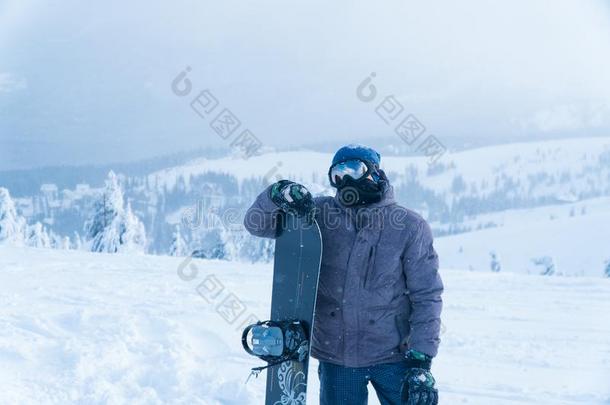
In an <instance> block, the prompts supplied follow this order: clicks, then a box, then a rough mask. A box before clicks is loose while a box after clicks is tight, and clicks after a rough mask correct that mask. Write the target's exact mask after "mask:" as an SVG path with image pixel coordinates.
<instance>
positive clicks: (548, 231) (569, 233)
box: [435, 198, 610, 277]
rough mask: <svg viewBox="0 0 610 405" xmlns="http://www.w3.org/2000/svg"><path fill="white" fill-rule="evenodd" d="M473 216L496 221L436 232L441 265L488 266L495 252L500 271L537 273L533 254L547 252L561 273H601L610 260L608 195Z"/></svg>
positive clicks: (482, 219)
mask: <svg viewBox="0 0 610 405" xmlns="http://www.w3.org/2000/svg"><path fill="white" fill-rule="evenodd" d="M583 209H584V210H586V215H583V214H582V212H583ZM477 222H478V223H480V224H483V223H485V222H491V223H494V224H496V225H497V227H493V228H488V229H482V230H478V231H473V232H466V233H461V234H457V235H450V236H444V237H440V238H436V241H435V246H436V249H437V251H438V253H439V257H440V259H441V264H442V266H443V267H450V268H461V269H471V270H475V271H489V269H490V264H491V257H490V253H491V252H495V253H496V254H497V255H498V260H499V261H500V263H501V266H502V271H511V272H517V273H528V272H534V273H537V272H539V271H540V269H537V268H536V266H534V265H533V263H532V260H533V259H536V258H541V257H545V256H548V257H551V258H552V259H553V262H554V263H555V266H556V271H557V272H559V273H560V274H563V275H567V276H579V275H586V276H597V277H601V276H603V275H604V269H605V266H606V264H605V263H607V261H608V260H610V250H608V241H610V226H608V225H610V198H599V199H590V200H586V201H585V202H580V203H575V204H569V205H553V206H545V207H538V208H533V209H523V210H507V211H502V212H498V213H493V214H487V215H481V216H478V218H477ZM466 223H468V222H467V221H466Z"/></svg>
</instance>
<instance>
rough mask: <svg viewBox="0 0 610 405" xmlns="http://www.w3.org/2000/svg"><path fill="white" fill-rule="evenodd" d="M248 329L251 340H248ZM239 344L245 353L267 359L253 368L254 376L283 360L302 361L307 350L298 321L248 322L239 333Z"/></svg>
mask: <svg viewBox="0 0 610 405" xmlns="http://www.w3.org/2000/svg"><path fill="white" fill-rule="evenodd" d="M250 332H252V334H251V339H250V341H248V335H249V334H250ZM241 343H242V346H243V347H244V350H245V351H246V352H247V353H248V354H250V355H252V356H256V357H258V358H260V359H261V360H263V361H265V362H267V365H266V366H261V367H254V368H253V369H252V373H251V375H252V374H253V375H255V376H258V374H259V373H260V372H261V371H263V370H264V369H266V368H268V367H271V366H275V365H277V364H281V363H284V362H286V361H291V360H296V361H301V362H302V361H304V360H305V359H306V358H307V354H308V353H309V340H308V339H307V332H306V330H305V325H304V324H303V322H301V321H298V320H286V321H259V322H257V323H255V324H252V325H249V326H247V327H246V328H245V329H244V331H243V333H242V336H241ZM250 344H251V346H250Z"/></svg>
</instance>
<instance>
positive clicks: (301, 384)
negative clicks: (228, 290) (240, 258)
mask: <svg viewBox="0 0 610 405" xmlns="http://www.w3.org/2000/svg"><path fill="white" fill-rule="evenodd" d="M278 233H279V234H278V236H277V238H276V241H275V257H274V264H273V289H272V296H271V318H270V321H268V322H272V323H273V324H274V325H282V326H281V327H282V328H284V326H286V325H284V324H283V323H286V324H287V325H288V326H286V328H287V329H286V330H288V328H292V327H294V325H297V326H298V328H296V329H292V332H289V333H284V335H283V337H284V339H283V340H284V343H285V344H287V345H290V344H292V343H291V340H295V339H294V338H292V337H291V336H298V338H299V340H300V341H302V343H303V344H302V345H301V346H300V349H299V352H300V353H301V354H300V356H299V357H298V358H295V359H292V360H287V361H282V362H281V363H279V364H273V362H270V363H269V364H272V365H271V366H270V367H268V368H267V389H266V395H265V404H266V405H288V404H291V405H305V401H306V396H307V371H308V365H309V353H310V349H311V337H312V332H313V317H314V309H315V303H316V295H317V290H318V276H319V273H320V261H321V259H322V236H321V234H320V228H319V226H318V224H317V223H316V222H315V220H314V219H311V218H307V217H303V216H296V215H293V214H284V215H282V218H281V221H280V223H279V224H278ZM259 324H260V323H259ZM277 330H278V331H279V328H278V329H277ZM298 331H302V332H298ZM246 333H247V332H246ZM279 334H280V335H282V334H281V333H279ZM272 335H273V334H272V333H266V331H265V333H262V334H259V335H258V337H259V338H260V339H259V343H260V341H264V340H265V339H266V341H267V342H269V341H274V338H273V336H272ZM276 335H277V333H276ZM281 338H282V337H281V336H280V338H279V339H276V341H279V340H282V339H281ZM287 342H288V343H287ZM297 343H298V342H297ZM301 349H302V350H301ZM247 350H248V349H247ZM270 350H272V349H270ZM248 351H249V352H251V351H250V350H248ZM251 354H252V353H251ZM260 357H261V358H262V357H263V356H260ZM266 361H268V360H266Z"/></svg>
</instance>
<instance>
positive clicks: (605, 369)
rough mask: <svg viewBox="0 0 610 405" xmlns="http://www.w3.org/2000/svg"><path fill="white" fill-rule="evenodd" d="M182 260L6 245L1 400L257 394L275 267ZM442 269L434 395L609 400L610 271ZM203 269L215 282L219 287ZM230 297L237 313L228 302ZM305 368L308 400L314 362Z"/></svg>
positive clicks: (212, 398)
mask: <svg viewBox="0 0 610 405" xmlns="http://www.w3.org/2000/svg"><path fill="white" fill-rule="evenodd" d="M181 264H185V263H184V261H183V259H180V258H170V257H155V256H126V255H122V254H115V255H109V254H94V253H84V252H77V251H59V250H45V249H31V248H11V247H6V246H4V247H0V303H1V305H0V325H1V328H0V361H1V362H2V365H3V367H2V368H1V369H0V381H2V391H1V392H0V402H2V403H49V404H71V403H75V404H76V403H78V404H85V403H86V404H122V403H129V404H164V403H172V404H206V405H219V404H236V405H237V404H240V405H243V404H260V403H262V397H263V390H264V378H263V377H264V376H261V377H259V378H258V379H256V380H251V381H250V383H248V385H244V383H243V382H244V381H245V379H246V377H247V375H248V369H249V367H252V366H254V365H255V364H258V362H257V361H256V360H255V359H253V358H251V357H249V356H248V355H246V354H245V353H244V352H243V350H242V349H241V347H240V342H239V338H240V330H241V328H242V325H243V324H244V323H245V322H247V317H248V316H249V315H255V316H259V317H266V315H267V313H268V311H269V308H268V305H269V300H270V299H269V294H270V287H271V265H270V264H255V265H252V264H243V263H236V262H227V261H203V260H196V261H194V262H193V263H191V264H194V265H195V266H196V267H195V268H196V269H197V274H196V276H195V277H194V279H192V280H191V281H185V280H184V279H182V278H180V277H179V276H178V273H177V269H178V267H179V266H180V265H181ZM188 269H189V272H190V271H193V268H192V267H189V268H188ZM442 275H443V277H444V281H445V285H446V294H445V310H444V314H443V323H444V328H443V336H442V340H443V342H442V345H441V351H440V355H439V357H438V359H437V360H436V361H435V364H434V372H435V376H436V378H437V381H438V385H439V389H440V392H441V404H455V403H467V404H485V405H488V404H511V405H514V404H602V403H608V401H610V384H608V381H610V361H609V359H610V341H609V340H608V336H609V335H610V324H608V322H606V321H605V320H606V318H607V316H606V314H608V313H610V301H609V300H608V299H607V298H608V297H609V296H610V280H608V279H602V278H587V277H579V278H570V277H541V276H535V275H518V274H506V273H499V274H493V273H473V272H468V271H462V270H454V269H452V270H443V271H442ZM206 279H207V280H211V279H213V280H214V281H215V284H214V285H217V286H222V288H223V289H222V291H220V290H219V289H218V290H215V291H216V292H218V291H220V294H218V296H217V297H216V298H213V296H215V295H214V294H209V293H206V289H205V285H209V284H203V285H202V284H201V283H202V281H204V280H206ZM207 291H209V290H207ZM232 298H237V299H238V300H240V302H241V303H242V304H243V306H242V308H243V309H244V310H243V313H240V314H239V316H237V317H231V316H227V313H226V311H223V305H222V304H223V302H226V301H225V300H226V299H232ZM225 318H227V319H228V320H226V319H225ZM310 377H311V381H312V386H311V389H310V390H309V399H310V401H309V402H308V403H310V404H316V403H318V401H317V398H316V397H317V390H318V384H317V376H316V364H315V362H314V365H313V367H312V370H311V375H310ZM371 402H372V403H376V402H375V401H371Z"/></svg>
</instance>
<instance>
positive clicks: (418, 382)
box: [400, 350, 438, 405]
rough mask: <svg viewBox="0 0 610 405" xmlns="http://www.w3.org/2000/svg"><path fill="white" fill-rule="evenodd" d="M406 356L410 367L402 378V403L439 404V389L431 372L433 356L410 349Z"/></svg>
mask: <svg viewBox="0 0 610 405" xmlns="http://www.w3.org/2000/svg"><path fill="white" fill-rule="evenodd" d="M406 358H407V364H408V366H409V368H408V370H407V372H406V373H405V376H404V377H403V379H402V388H401V390H400V392H401V399H402V405H437V404H438V390H437V389H436V388H434V384H435V380H434V377H432V373H430V367H431V366H432V357H430V356H428V355H426V354H424V353H421V352H418V351H416V350H409V351H408V352H407V354H406Z"/></svg>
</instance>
